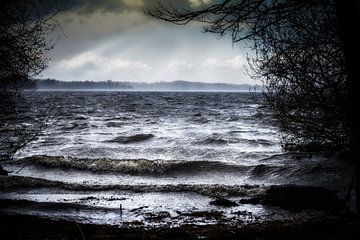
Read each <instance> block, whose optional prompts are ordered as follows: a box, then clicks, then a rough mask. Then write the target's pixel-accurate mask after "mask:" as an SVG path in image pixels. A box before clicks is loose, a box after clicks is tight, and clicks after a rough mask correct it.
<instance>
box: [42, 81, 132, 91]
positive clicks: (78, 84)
mask: <svg viewBox="0 0 360 240" xmlns="http://www.w3.org/2000/svg"><path fill="white" fill-rule="evenodd" d="M37 88H38V89H44V90H45V89H49V90H53V89H54V90H56V89H58V90H60V89H64V90H66V89H69V90H74V89H75V90H76V89H132V86H131V85H130V84H129V83H125V82H113V81H102V82H93V81H71V82H65V81H59V80H54V79H45V80H38V81H37Z"/></svg>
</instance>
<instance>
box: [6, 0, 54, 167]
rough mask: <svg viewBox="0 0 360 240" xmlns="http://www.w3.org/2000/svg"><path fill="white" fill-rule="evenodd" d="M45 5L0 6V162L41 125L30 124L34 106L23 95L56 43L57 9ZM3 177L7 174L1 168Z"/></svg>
mask: <svg viewBox="0 0 360 240" xmlns="http://www.w3.org/2000/svg"><path fill="white" fill-rule="evenodd" d="M45 6H46V5H44V4H43V2H42V1H41V0H35V1H24V0H11V1H8V0H5V1H2V2H1V3H0V101H1V102H0V134H1V135H0V141H1V142H0V162H2V161H6V160H9V159H12V158H13V156H14V154H15V153H16V152H17V151H18V150H19V149H21V148H22V147H24V146H25V145H26V144H27V143H29V142H30V141H32V140H34V139H35V138H36V136H37V135H38V133H39V129H40V128H39V124H35V123H34V122H33V123H32V124H29V122H28V121H27V120H29V119H28V118H29V117H30V115H29V110H30V109H31V107H30V106H29V103H26V102H24V101H25V99H24V98H23V97H22V96H21V93H22V91H23V90H25V89H29V88H31V87H33V86H34V80H33V79H34V77H35V76H37V75H38V74H39V73H40V72H42V71H43V70H44V69H45V68H46V65H47V62H48V60H49V59H48V57H47V56H46V53H47V52H48V51H49V50H50V49H52V48H53V46H54V44H55V43H56V41H53V40H52V39H51V38H49V36H50V33H52V32H53V31H54V30H55V29H56V27H57V26H58V25H57V23H56V22H55V21H54V20H53V17H54V15H55V14H56V13H57V11H58V10H57V9H55V8H53V9H49V8H48V7H45ZM40 125H41V124H40ZM0 174H6V171H5V170H3V169H2V168H1V167H0Z"/></svg>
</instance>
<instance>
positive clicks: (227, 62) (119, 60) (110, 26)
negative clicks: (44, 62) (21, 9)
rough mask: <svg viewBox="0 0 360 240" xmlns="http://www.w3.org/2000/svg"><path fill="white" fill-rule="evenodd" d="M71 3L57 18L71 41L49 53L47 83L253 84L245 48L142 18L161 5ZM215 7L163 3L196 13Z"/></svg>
mask: <svg viewBox="0 0 360 240" xmlns="http://www.w3.org/2000/svg"><path fill="white" fill-rule="evenodd" d="M71 1H72V7H71V9H70V10H67V11H64V12H62V13H61V14H59V15H58V16H57V19H58V20H59V22H60V23H61V25H62V30H63V32H64V33H65V35H66V36H67V37H64V36H63V37H61V39H60V41H59V42H58V43H57V45H56V47H55V49H53V51H52V52H51V53H50V57H51V59H52V60H51V61H50V63H49V68H48V69H47V70H45V71H44V72H43V74H42V76H41V77H43V78H55V79H59V80H65V81H73V80H75V81H79V80H94V81H103V80H109V79H111V80H113V81H145V82H156V81H173V80H187V81H200V82H226V83H253V81H252V80H251V79H250V78H249V77H248V76H247V75H246V73H245V72H246V71H245V69H244V66H246V65H247V61H246V52H245V50H244V48H243V47H241V46H238V45H235V46H233V45H232V43H231V40H230V38H228V37H224V38H221V39H219V38H218V36H216V35H212V34H204V33H202V32H201V26H200V25H199V24H197V23H194V24H190V25H187V26H176V25H173V24H169V23H164V22H161V21H159V20H154V19H151V18H150V17H148V16H145V15H144V14H143V8H144V7H145V8H151V7H153V6H154V5H155V4H156V3H157V2H159V0H102V1H99V0H71ZM211 1H212V0H176V1H170V0H162V1H160V2H163V3H164V4H165V5H166V4H167V2H171V3H172V4H176V5H177V6H179V7H195V8H196V7H201V5H202V4H209V3H211ZM54 34H58V33H54Z"/></svg>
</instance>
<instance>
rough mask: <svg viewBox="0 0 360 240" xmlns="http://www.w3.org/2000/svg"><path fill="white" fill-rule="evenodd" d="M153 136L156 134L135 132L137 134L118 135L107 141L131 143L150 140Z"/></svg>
mask: <svg viewBox="0 0 360 240" xmlns="http://www.w3.org/2000/svg"><path fill="white" fill-rule="evenodd" d="M153 137H155V136H154V134H145V133H141V134H135V135H131V136H118V137H116V138H114V139H112V140H109V141H107V142H115V143H121V144H129V143H138V142H144V141H147V140H150V139H151V138H153Z"/></svg>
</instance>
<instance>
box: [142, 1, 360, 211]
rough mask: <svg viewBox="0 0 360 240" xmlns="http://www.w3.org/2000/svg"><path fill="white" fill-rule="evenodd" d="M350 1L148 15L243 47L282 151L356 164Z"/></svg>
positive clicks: (354, 23) (354, 26)
mask: <svg viewBox="0 0 360 240" xmlns="http://www.w3.org/2000/svg"><path fill="white" fill-rule="evenodd" d="M358 8H359V6H358V2H357V1H356V0H351V1H341V0H304V1H297V0H288V1H281V0H269V1H268V0H223V1H220V2H219V1H216V3H214V4H212V5H207V6H206V5H203V6H202V7H200V8H198V9H177V8H174V7H171V6H170V7H169V6H164V5H159V6H158V7H157V8H156V9H150V10H145V11H146V13H147V14H149V15H151V16H153V17H155V18H157V19H162V20H165V21H168V22H172V23H175V24H179V25H184V24H187V23H189V22H191V21H198V22H202V23H204V32H210V33H215V34H218V35H220V36H224V35H225V34H231V37H232V40H233V42H239V41H246V42H247V44H249V45H250V46H251V47H252V48H253V50H255V57H253V58H252V59H249V60H250V63H251V66H252V70H253V72H254V76H255V77H258V78H259V79H261V80H262V81H263V82H264V84H265V87H266V88H267V91H266V92H264V95H265V98H266V101H265V105H266V106H267V107H268V109H270V110H271V112H272V113H273V115H274V117H275V118H276V119H277V120H278V121H279V123H280V127H281V129H282V130H283V141H284V147H285V148H286V149H301V150H307V151H308V150H320V149H327V150H329V149H331V150H341V151H345V152H347V153H350V158H352V160H353V161H354V162H355V163H356V165H357V168H356V175H357V177H356V179H357V181H356V182H357V184H356V192H357V207H358V210H359V209H360V159H359V156H358V153H357V149H356V143H357V142H358V140H359V130H358V126H357V124H359V123H360V121H359V119H358V117H357V116H356V111H357V102H358V98H357V97H356V95H357V93H356V91H357V89H358V88H357V84H358V83H357V81H359V73H358V68H357V66H356V65H357V64H356V62H357V58H358V56H359V51H358V50H359V46H358V45H359V41H358V40H359V37H358V36H357V34H355V33H354V31H357V30H358V23H359V11H358Z"/></svg>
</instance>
